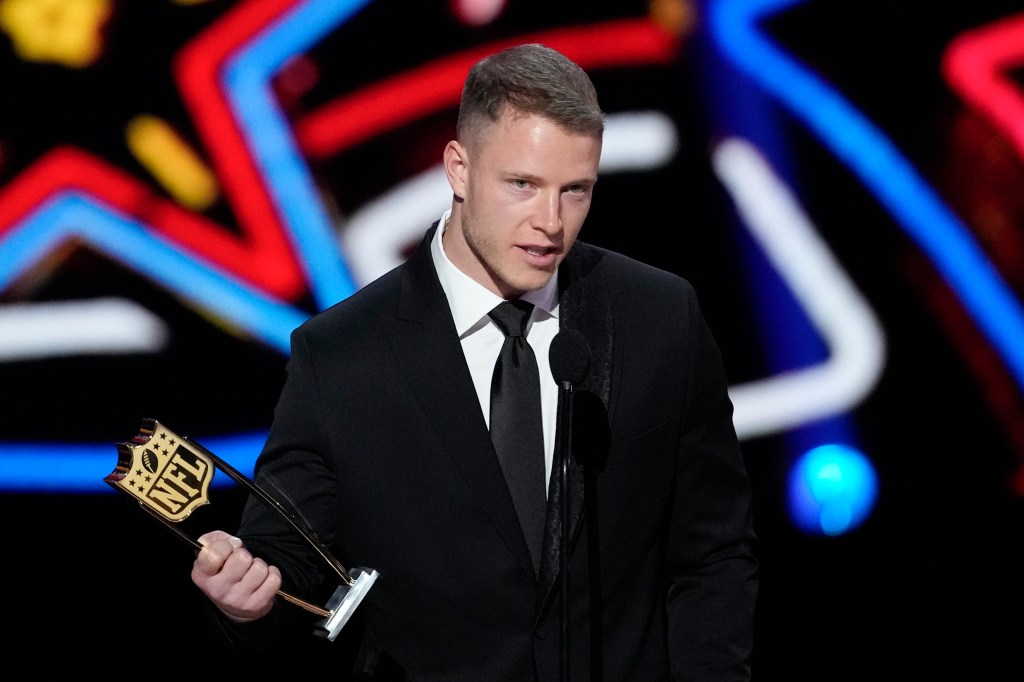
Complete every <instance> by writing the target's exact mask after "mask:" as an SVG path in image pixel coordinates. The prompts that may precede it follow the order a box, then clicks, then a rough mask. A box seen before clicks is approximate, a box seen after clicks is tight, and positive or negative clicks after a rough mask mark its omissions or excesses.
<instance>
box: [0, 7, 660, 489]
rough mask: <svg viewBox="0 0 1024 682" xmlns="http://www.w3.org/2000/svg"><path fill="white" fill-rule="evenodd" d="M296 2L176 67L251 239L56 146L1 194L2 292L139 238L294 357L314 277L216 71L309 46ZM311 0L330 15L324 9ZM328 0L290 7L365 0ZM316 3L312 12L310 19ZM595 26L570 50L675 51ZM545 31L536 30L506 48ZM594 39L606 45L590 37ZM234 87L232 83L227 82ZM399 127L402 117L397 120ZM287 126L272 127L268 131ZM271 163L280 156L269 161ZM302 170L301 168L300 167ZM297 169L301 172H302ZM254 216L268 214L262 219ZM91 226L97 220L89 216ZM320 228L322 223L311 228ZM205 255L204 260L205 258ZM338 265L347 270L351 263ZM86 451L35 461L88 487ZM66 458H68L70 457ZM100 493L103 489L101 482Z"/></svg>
mask: <svg viewBox="0 0 1024 682" xmlns="http://www.w3.org/2000/svg"><path fill="white" fill-rule="evenodd" d="M296 4H297V3H290V2H283V1H282V0H272V1H267V2H247V3H243V4H241V5H239V6H238V7H236V8H235V9H233V10H230V11H229V12H228V14H227V15H225V17H223V18H222V20H220V21H218V23H217V24H215V25H213V26H212V27H211V28H210V29H209V30H207V31H205V32H204V33H203V34H202V35H200V36H199V37H197V38H196V40H194V41H193V42H192V43H190V45H189V46H187V47H186V48H185V50H183V51H182V53H181V55H180V57H179V59H178V60H176V63H175V73H176V75H177V77H178V78H179V86H180V87H181V88H182V95H183V97H185V99H186V102H187V105H188V106H189V109H190V111H191V112H192V114H193V116H194V117H195V120H196V126H197V129H198V130H199V132H200V136H201V137H202V139H203V141H204V142H205V143H206V144H207V145H208V146H209V151H210V155H211V159H212V163H213V166H214V168H215V170H216V172H217V175H218V178H219V179H220V180H221V182H222V184H223V187H224V191H225V196H226V197H228V199H229V202H231V203H232V206H233V208H234V210H235V211H236V215H238V220H239V223H240V227H241V229H242V230H243V232H245V235H244V237H243V238H241V239H237V238H235V237H233V236H232V235H230V234H229V233H228V232H227V231H226V230H224V229H223V228H221V227H220V226H217V225H215V224H214V223H212V222H211V221H208V220H206V219H204V218H203V217H202V216H199V215H196V214H193V213H191V212H189V211H185V210H183V209H182V208H181V207H179V206H177V205H176V204H174V203H172V202H169V201H165V200H162V199H160V198H159V197H156V196H154V195H153V194H152V193H151V192H150V191H149V190H148V189H147V188H146V187H145V186H144V185H142V184H141V183H139V182H137V181H136V180H134V179H133V178H130V177H128V176H127V175H125V174H124V173H122V172H120V171H118V170H117V169H115V168H113V167H111V166H109V165H108V164H106V163H105V162H103V161H101V160H99V159H96V158H94V157H92V156H90V155H88V154H86V153H84V152H82V151H80V150H76V149H67V148H61V149H55V150H52V151H51V152H49V153H48V154H47V155H46V156H45V157H43V158H42V159H40V160H39V161H37V162H36V163H35V164H33V166H31V167H30V168H29V169H28V170H26V171H25V172H24V173H22V174H21V175H19V176H18V177H17V178H15V180H14V181H13V182H12V183H10V184H9V185H8V186H7V187H5V188H4V189H3V191H0V289H2V288H4V287H6V286H9V285H10V283H11V282H12V281H13V280H14V279H15V278H16V277H17V276H19V274H21V273H23V272H25V271H26V270H27V269H28V268H29V267H31V266H32V264H33V263H35V262H38V261H39V260H40V259H41V258H42V257H43V256H45V254H46V253H47V252H49V251H52V250H53V249H55V248H57V247H58V246H59V245H60V243H61V242H62V241H64V240H66V239H67V238H69V237H83V238H85V239H86V240H87V241H90V242H91V243H93V245H94V246H96V247H97V248H99V249H100V250H101V251H104V252H106V253H109V254H110V255H111V256H112V257H115V258H118V259H122V260H124V253H125V247H126V245H130V247H131V249H132V253H131V254H130V255H129V257H128V258H127V260H125V262H126V263H127V264H128V266H129V267H132V268H134V269H137V270H139V271H141V272H143V273H144V274H145V275H146V276H148V277H150V278H151V279H153V280H154V281H156V282H158V283H160V284H161V285H162V286H165V287H166V288H168V289H170V290H171V291H175V292H177V293H181V294H183V296H184V297H186V298H189V299H192V300H195V301H196V302H198V303H200V304H201V305H202V306H204V307H206V308H208V309H209V310H211V311H213V312H214V313H215V314H218V315H221V316H223V317H224V319H227V320H230V321H231V322H232V323H233V324H234V325H235V326H236V327H237V328H238V329H240V330H241V331H248V332H250V333H252V334H253V335H254V336H255V337H256V338H258V339H261V340H263V341H264V342H266V343H268V344H270V345H271V346H272V347H274V348H277V349H279V350H281V352H287V336H288V333H290V330H291V329H293V328H294V327H295V326H296V325H297V324H299V323H300V322H301V321H302V320H303V319H305V317H306V316H307V315H306V313H304V312H303V311H301V310H298V309H295V308H292V307H289V306H288V305H286V304H284V303H282V302H281V301H279V300H278V299H277V298H276V296H277V295H281V294H286V295H289V296H290V295H293V294H294V293H295V292H296V291H298V289H299V288H300V287H301V285H302V282H303V281H304V280H303V272H302V270H301V269H300V268H299V267H298V265H297V261H296V259H295V258H294V257H293V256H292V255H291V253H290V251H289V249H288V248H285V246H284V245H285V243H286V242H285V235H284V234H283V233H284V227H283V225H282V223H281V221H280V220H278V217H277V214H276V212H275V210H274V206H273V204H272V203H271V201H270V199H269V197H270V193H269V192H267V191H266V188H264V187H263V186H262V185H261V181H260V178H261V172H259V171H258V170H257V169H256V168H255V167H254V166H253V163H252V161H253V157H252V156H251V155H250V154H249V152H248V148H247V147H246V144H245V139H247V138H246V137H243V134H242V132H240V131H239V129H238V128H237V126H236V125H235V123H236V120H235V118H234V117H233V116H232V113H233V112H232V110H231V109H230V107H229V105H228V101H229V100H228V98H227V97H225V96H224V93H223V92H222V91H221V89H220V87H221V86H220V84H219V82H218V74H220V73H222V72H221V67H222V66H223V65H224V64H229V63H230V64H240V63H246V62H245V59H241V60H240V61H237V62H236V61H232V59H233V57H234V56H236V55H239V54H242V53H243V52H244V51H245V50H246V49H248V47H249V45H247V44H246V43H245V42H244V40H245V39H246V37H251V36H255V35H261V34H262V33H263V32H268V33H273V32H274V31H275V30H277V29H278V28H280V29H281V30H282V31H285V33H287V31H288V30H292V29H296V30H301V31H302V33H301V35H300V36H299V37H298V38H295V39H294V40H293V36H291V35H287V34H285V35H278V36H277V38H278V40H279V41H280V42H278V43H276V44H277V45H279V46H280V45H284V46H289V48H288V49H292V50H295V49H301V47H302V41H303V40H308V39H310V35H311V34H310V33H308V32H306V29H305V28H304V27H301V26H300V27H297V28H296V26H295V22H292V21H290V20H289V19H288V18H285V19H284V20H282V21H281V22H279V23H276V24H275V23H274V22H275V20H277V19H278V18H280V17H281V16H282V13H285V12H286V11H287V10H289V9H290V8H293V7H294V6H296ZM313 5H316V6H317V7H319V8H321V9H322V10H323V11H314V10H313V9H312V8H313ZM327 5H332V4H331V3H328V2H320V3H313V2H310V3H307V4H304V5H303V7H302V8H300V9H299V10H296V11H297V12H299V14H295V15H291V18H293V19H294V18H295V17H298V16H300V15H301V16H304V17H306V21H309V22H312V23H317V22H318V21H322V20H323V18H324V17H328V18H330V19H332V20H335V21H342V20H343V16H342V15H343V14H344V11H345V10H346V9H347V10H349V11H351V9H352V8H353V7H355V3H348V4H344V5H339V4H337V3H334V4H333V5H332V6H330V7H327ZM307 10H308V13H307V14H302V12H306V11H307ZM346 16H347V15H346ZM300 23H301V22H300ZM328 23H329V22H328ZM321 28H323V27H322V26H321ZM592 28H593V30H591V31H586V32H583V33H580V32H579V31H576V30H575V29H568V30H566V31H565V34H566V36H567V37H568V42H567V43H566V45H567V50H570V51H571V50H573V49H575V50H582V51H584V52H585V53H587V54H589V55H591V57H590V58H591V59H592V61H591V62H590V65H591V66H592V67H602V66H616V65H629V64H643V63H647V62H648V60H650V59H652V58H653V57H655V56H656V57H657V58H658V59H666V58H667V55H669V54H670V51H669V50H668V48H669V46H671V45H674V44H675V42H674V41H673V40H671V39H670V38H669V39H666V35H667V34H665V33H664V31H661V30H660V29H657V28H656V27H653V26H652V25H650V24H649V22H625V23H622V24H619V23H616V24H609V25H602V26H597V27H592ZM620 29H621V31H622V32H621V33H620V32H619V30H620ZM315 31H320V29H314V32H315ZM320 34H322V31H320ZM542 35H551V36H552V38H553V39H556V40H557V39H559V36H560V35H561V33H560V32H556V33H554V34H542ZM642 36H646V37H647V40H646V43H645V44H644V45H640V46H638V45H632V44H630V42H629V41H630V40H636V39H638V38H640V37H642ZM534 38H535V36H525V37H523V38H522V39H520V40H510V41H508V43H509V44H511V43H513V42H523V41H525V40H530V39H534ZM624 39H625V42H623V40H624ZM595 40H597V41H598V43H597V44H598V45H599V46H603V47H595V46H594V45H588V44H585V43H586V42H587V41H595ZM580 41H583V43H584V44H581V42H580ZM573 45H575V47H573ZM275 49H276V48H275ZM491 49H495V48H494V46H491V47H489V48H485V50H491ZM286 51H287V50H285V51H282V52H277V53H273V54H272V55H271V56H269V57H268V56H265V55H261V56H259V57H254V58H253V60H254V61H253V62H252V63H251V64H252V65H253V72H252V73H249V72H246V74H247V75H246V76H245V78H242V77H241V76H238V77H239V78H242V80H243V81H244V82H245V87H256V86H255V85H253V83H258V82H259V81H260V78H264V79H266V78H269V74H268V73H264V72H262V71H261V69H269V68H272V67H273V65H274V64H277V63H279V62H280V61H281V60H282V58H283V56H284V52H286ZM243 71H244V69H243ZM448 75H449V77H450V78H452V79H453V80H452V81H451V82H449V83H446V84H445V87H444V88H443V91H444V92H446V93H448V95H447V96H448V97H449V99H448V100H447V101H446V102H445V103H444V104H443V105H444V106H449V105H454V104H455V103H456V102H457V100H458V94H459V88H460V86H461V82H462V80H463V78H464V76H465V72H464V71H463V72H459V71H457V70H456V71H451V72H449V74H448ZM245 79H250V80H245ZM234 85H235V83H234V82H232V83H230V84H227V85H226V86H225V87H234ZM414 85H415V84H414ZM239 87H242V86H239ZM393 94H394V96H395V97H396V98H397V99H396V100H395V102H390V103H384V108H385V109H387V108H390V107H393V106H395V105H396V104H398V103H402V102H404V100H405V94H406V93H402V92H395V93H393ZM264 103H266V100H264ZM381 103H382V101H381V100H373V99H371V100H369V101H368V105H369V106H375V105H379V104H381ZM433 104H436V102H435V103H433ZM365 105H366V104H364V106H365ZM430 106H431V104H429V103H428V106H427V108H426V109H423V110H421V111H420V114H419V115H423V114H426V113H428V111H429V110H430ZM347 111H348V114H347V115H349V116H352V118H353V120H356V121H359V120H361V119H364V118H369V117H371V114H372V113H373V110H372V109H371V110H362V109H360V108H359V107H355V108H350V109H348V110H347ZM407 113H409V115H410V116H415V115H416V114H415V113H412V112H407ZM275 115H276V109H275V110H274V111H273V112H271V113H270V114H268V116H270V117H273V116H275ZM246 116H250V117H255V118H254V120H256V121H263V120H264V119H261V118H260V114H259V113H253V112H249V111H247V112H246ZM239 120H241V121H242V122H247V121H248V120H249V119H247V118H245V117H244V116H240V117H239ZM268 120H269V119H268ZM406 120H411V119H406ZM399 123H400V122H399V121H391V122H390V124H389V125H398V124H399ZM257 132H258V131H255V130H246V131H244V133H245V135H247V136H249V137H248V139H256V138H258V137H259V135H258V134H257ZM280 132H281V131H275V130H273V129H271V130H269V131H267V133H268V134H269V135H270V136H273V135H275V134H279V133H280ZM380 132H383V129H381V128H377V129H374V128H360V135H363V136H368V135H374V134H378V133H380ZM361 139H362V138H361V137H352V136H349V137H348V138H347V142H348V144H355V143H356V142H358V141H360V140H361ZM277 142H278V143H282V144H284V145H285V146H286V147H288V146H289V145H290V144H291V140H290V138H288V137H287V136H285V137H284V138H281V137H278V138H277ZM263 151H266V150H263ZM288 153H291V152H290V150H289V151H288ZM268 158H270V159H274V158H276V157H274V156H273V155H270V156H269V157H268ZM285 158H289V157H287V156H286V157H285ZM292 162H294V159H292ZM263 170H264V171H265V173H266V175H267V176H270V175H273V173H272V169H263ZM296 170H297V169H295V168H293V169H292V171H293V172H295V171H296ZM298 172H299V173H300V174H301V173H302V172H304V171H302V169H298ZM275 192H276V193H277V194H276V196H278V197H282V196H286V195H287V191H281V188H280V187H276V188H275ZM318 210H319V209H318ZM140 214H141V215H140ZM69 216H73V218H74V219H73V220H72V219H70V218H69ZM254 216H257V217H262V218H265V219H266V220H265V221H254V220H253V217H254ZM83 221H84V222H85V223H88V224H83ZM314 222H315V221H314ZM265 226H266V229H264V227H265ZM288 227H294V226H291V225H289V226H288ZM306 227H308V226H306V225H299V226H298V229H299V230H300V231H301V230H303V229H306ZM310 229H312V230H316V229H318V228H316V226H315V225H314V227H312V228H310ZM119 240H122V241H119ZM315 241H316V239H315V238H314V239H312V240H310V239H304V238H302V237H301V236H300V237H299V238H298V239H297V241H296V244H295V246H296V248H299V249H302V248H309V247H310V244H311V243H312V242H315ZM196 254H199V256H200V257H199V258H198V259H197V258H196ZM300 255H301V256H303V257H304V258H307V259H308V260H309V262H310V263H312V266H311V267H310V268H309V272H308V274H309V276H310V277H317V276H319V275H321V274H323V273H322V272H321V270H322V267H321V266H319V265H317V264H316V263H315V262H314V259H313V255H311V254H300ZM158 262H167V263H174V267H176V268H178V275H181V274H182V273H187V275H188V276H178V277H173V278H172V277H168V276H167V275H166V274H165V272H161V271H160V270H159V269H157V265H156V264H157V263H158ZM336 265H337V266H338V267H341V265H340V261H339V263H338V264H336ZM246 281H247V282H250V283H252V285H253V286H250V285H248V284H246V283H245V282H246ZM310 284H311V287H312V288H313V290H314V291H316V292H319V294H320V295H321V296H322V295H323V294H324V292H326V291H328V290H330V288H331V285H330V284H328V285H322V284H320V283H318V282H311V283H310ZM255 287H258V288H255ZM204 440H205V439H204ZM80 447H85V448H88V447H90V446H80ZM80 451H81V450H80V449H76V446H63V445H60V444H49V445H45V446H39V448H38V450H36V453H37V455H38V456H57V457H61V458H62V464H61V467H62V473H64V474H67V476H68V477H80V478H81V480H82V486H83V487H85V488H90V489H91V485H92V479H93V478H94V477H95V476H96V471H95V468H91V467H89V466H88V464H89V462H86V461H82V460H79V459H76V453H78V452H80ZM24 452H26V450H25V448H24V447H23V446H20V445H19V446H10V447H9V446H8V445H7V444H0V459H2V460H3V461H4V462H5V463H6V462H7V458H8V456H9V455H11V456H13V454H23V453H24ZM65 453H66V455H67V457H66V458H65V457H63V454H65ZM251 456H252V457H254V456H255V454H254V453H252V455H251ZM233 463H234V464H235V466H237V467H239V468H243V467H244V466H246V464H245V462H244V461H242V462H241V463H236V462H233ZM23 471H25V470H24V469H23V468H22V467H15V466H12V467H8V466H3V467H0V489H2V488H4V487H11V486H17V485H21V481H22V479H21V478H20V477H21V474H22V472H23ZM103 488H106V486H102V487H101V488H100V489H101V490H102V489H103Z"/></svg>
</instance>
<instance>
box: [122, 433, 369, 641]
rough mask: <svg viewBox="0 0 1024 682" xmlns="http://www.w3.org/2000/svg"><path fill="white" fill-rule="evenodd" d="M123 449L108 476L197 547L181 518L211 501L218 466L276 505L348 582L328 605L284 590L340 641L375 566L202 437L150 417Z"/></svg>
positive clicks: (319, 631) (319, 628)
mask: <svg viewBox="0 0 1024 682" xmlns="http://www.w3.org/2000/svg"><path fill="white" fill-rule="evenodd" d="M117 453H118V458H117V466H116V467H115V468H114V471H112V472H111V473H110V474H108V475H107V476H106V477H105V478H104V479H103V480H104V481H105V482H106V483H109V484H110V485H112V486H113V487H115V488H117V489H118V490H121V491H123V492H125V493H127V494H129V495H131V496H132V497H134V498H135V499H136V500H137V501H138V502H139V504H140V505H141V506H142V508H143V509H145V510H146V511H148V512H149V513H150V514H152V515H153V516H154V517H156V518H157V520H159V521H160V522H162V523H163V524H164V525H165V526H166V527H167V528H168V529H170V530H171V532H172V533H174V534H175V535H177V536H178V537H179V538H181V539H182V540H184V541H185V542H187V543H188V544H190V545H192V547H194V548H195V549H197V550H199V549H202V545H200V544H199V543H198V542H197V541H196V540H194V539H192V538H191V537H189V536H188V535H187V534H185V533H184V532H183V531H182V530H181V529H180V527H178V526H177V525H175V524H178V523H180V522H181V521H184V520H185V519H186V518H188V517H189V515H190V514H192V512H193V511H195V510H196V509H198V508H199V507H201V506H203V505H205V504H209V503H210V500H209V490H210V482H211V481H213V476H214V473H215V471H216V470H217V469H220V470H221V471H223V472H224V473H226V474H227V475H228V476H230V477H231V478H232V479H234V480H235V482H236V483H239V484H240V485H242V486H244V487H245V488H247V489H248V490H249V492H251V493H252V494H254V495H255V496H256V497H257V498H258V499H259V500H260V501H261V502H263V503H264V504H266V505H267V506H268V507H270V508H271V509H272V510H274V511H276V512H277V513H278V514H279V515H280V516H281V518H283V519H284V520H285V521H286V522H287V523H288V525H289V526H291V527H292V529H294V530H295V532H296V533H298V534H299V535H300V536H301V537H302V538H303V539H304V540H305V541H306V542H308V543H309V544H310V546H312V547H313V549H315V550H316V552H317V554H319V555H320V557H321V558H322V559H323V560H324V561H325V562H326V563H327V564H328V565H329V566H330V567H331V568H332V569H333V570H334V572H335V573H337V574H338V576H339V578H341V582H342V584H341V585H339V586H338V588H337V589H336V590H335V591H334V594H333V595H331V598H330V599H329V600H328V601H327V604H326V606H324V607H323V608H321V607H319V606H316V605H315V604H311V603H309V602H307V601H305V600H303V599H300V598H299V597H296V596H293V595H291V594H288V593H286V592H283V591H278V595H279V596H280V597H281V598H282V599H285V600H286V601H288V602H291V603H292V604H295V605H296V606H299V607H301V608H303V609H305V610H307V611H309V612H311V613H315V614H317V615H319V616H322V619H321V620H319V621H317V622H316V623H315V624H314V626H313V633H314V634H315V635H317V636H320V637H325V638H327V639H328V640H330V641H334V639H335V638H336V637H337V636H338V633H339V632H341V629H342V628H343V627H344V626H345V624H346V623H347V622H348V621H349V618H350V617H351V616H352V614H353V613H354V612H355V610H356V607H357V606H359V604H360V602H362V600H363V597H365V596H366V593H367V592H368V591H369V590H370V587H372V586H373V583H374V582H375V581H376V580H377V577H378V573H377V571H375V570H373V569H367V568H353V569H352V571H351V572H350V571H348V570H346V569H345V567H344V566H342V565H341V562H339V561H338V560H337V559H335V558H334V557H333V556H332V555H331V553H330V552H329V551H328V550H327V548H326V547H325V546H324V545H323V544H322V543H321V542H319V541H318V540H317V539H316V538H315V537H314V536H313V533H312V532H311V531H310V530H309V529H308V528H307V527H306V526H305V525H303V524H302V522H300V521H299V520H298V519H297V518H296V517H295V516H294V515H292V514H291V513H290V512H289V511H288V510H287V509H285V508H284V507H283V506H282V505H281V504H280V503H279V502H278V501H277V500H275V499H274V498H273V497H271V496H270V495H269V494H267V492H266V491H264V490H263V489H262V488H260V487H259V486H257V485H256V484H255V483H253V482H252V481H250V480H249V479H248V478H246V477H245V476H244V475H243V474H242V473H241V472H239V471H238V470H236V469H235V468H234V467H232V466H231V465H230V464H228V463H227V462H225V461H224V460H223V459H221V458H220V457H218V456H217V455H215V454H213V453H212V452H210V451H209V450H207V449H206V448H204V447H203V446H202V445H200V444H199V443H197V442H195V441H193V440H190V439H189V438H186V437H184V436H179V435H178V434H176V433H174V432H173V431H171V430H170V429H168V428H167V427H166V426H164V425H163V424H161V423H160V422H158V421H156V420H155V419H144V420H143V422H142V426H141V427H140V428H139V433H138V434H137V435H136V436H135V437H134V438H132V439H131V440H130V441H126V442H123V443H118V444H117Z"/></svg>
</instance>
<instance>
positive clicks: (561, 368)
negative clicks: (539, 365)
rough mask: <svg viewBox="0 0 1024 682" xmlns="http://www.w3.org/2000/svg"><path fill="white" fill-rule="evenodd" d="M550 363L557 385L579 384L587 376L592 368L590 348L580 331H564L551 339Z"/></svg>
mask: <svg viewBox="0 0 1024 682" xmlns="http://www.w3.org/2000/svg"><path fill="white" fill-rule="evenodd" d="M548 362H549V363H550V364H551V376H553V377H554V379H555V381H556V382H557V383H559V384H562V383H565V382H569V384H572V385H575V384H578V383H580V382H581V381H583V377H585V376H587V369H588V368H589V367H590V346H589V345H587V340H586V339H585V338H584V337H583V334H582V333H580V332H579V331H577V330H575V329H562V330H560V331H559V332H558V333H557V334H555V338H553V339H551V348H550V349H549V350H548Z"/></svg>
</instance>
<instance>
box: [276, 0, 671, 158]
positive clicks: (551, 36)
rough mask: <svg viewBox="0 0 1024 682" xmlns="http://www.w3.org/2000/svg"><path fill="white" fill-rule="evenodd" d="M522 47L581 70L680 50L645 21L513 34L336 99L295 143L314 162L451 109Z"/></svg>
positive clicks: (300, 129)
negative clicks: (489, 66)
mask: <svg viewBox="0 0 1024 682" xmlns="http://www.w3.org/2000/svg"><path fill="white" fill-rule="evenodd" d="M520 43H543V44H544V45H547V46H548V47H552V48H554V49H556V50H558V51H559V52H562V53H563V54H565V55H566V56H567V57H569V58H570V59H572V60H573V61H575V62H576V63H578V64H579V65H580V66H581V67H583V68H585V69H590V68H601V67H608V66H629V65H646V64H656V63H665V62H668V61H670V60H671V59H672V58H673V57H674V56H675V55H676V53H677V48H678V38H677V37H676V36H674V35H673V34H671V33H669V32H668V31H666V30H665V29H663V28H661V27H660V26H658V25H657V24H655V23H654V22H652V21H650V20H649V19H626V20H620V21H610V22H606V23H601V24H595V25H593V26H581V27H572V28H564V29H558V30H553V31H545V32H541V33H533V34H527V35H523V36H517V37H516V38H514V39H511V38H510V39H508V40H502V41H498V42H494V43H490V44H488V45H483V46H481V47H476V48H473V49H471V50H466V51H464V52H460V53H458V54H454V55H451V56H447V57H443V58H441V59H438V60H435V61H434V62H431V63H430V64H425V65H424V66H421V67H418V68H415V69H412V70H410V71H406V72H405V73H402V74H398V75H397V76H393V77H391V78H388V79H386V80H383V81H380V82H377V83H374V84H372V85H368V86H366V87H364V88H362V89H361V90H357V91H356V92H354V93H352V94H351V95H347V96H345V97H341V98H339V99H337V100H334V101H333V102H330V103H329V104H327V105H325V106H323V107H321V108H320V109H318V110H317V111H314V112H312V113H310V114H308V115H307V116H305V117H304V118H303V119H301V120H300V121H298V123H297V124H296V126H295V129H296V135H297V137H298V140H299V145H300V146H301V147H302V150H303V151H304V152H305V153H306V154H307V155H309V156H310V157H312V158H318V159H322V158H326V157H330V156H332V155H334V154H337V153H338V152H339V151H341V150H343V149H347V148H348V147H351V146H352V145H355V144H357V143H359V142H361V141H363V140H366V139H369V138H371V137H373V136H374V135H378V134H380V133H382V132H384V131H387V130H391V129H394V128H397V127H399V126H401V125H404V124H406V123H409V122H410V121H414V120H416V119H418V118H421V117H423V116H426V115H428V114H431V113H434V112H436V111H438V110H440V109H443V108H445V107H449V106H454V105H455V104H456V103H458V101H459V96H460V95H461V93H462V81H463V80H464V79H465V78H466V74H467V73H468V72H469V67H470V66H472V64H473V63H474V62H475V61H477V60H478V59H480V58H482V57H486V56H487V55H489V54H491V53H493V52H497V51H498V50H501V49H503V48H506V47H511V46H512V45H517V44H520Z"/></svg>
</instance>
